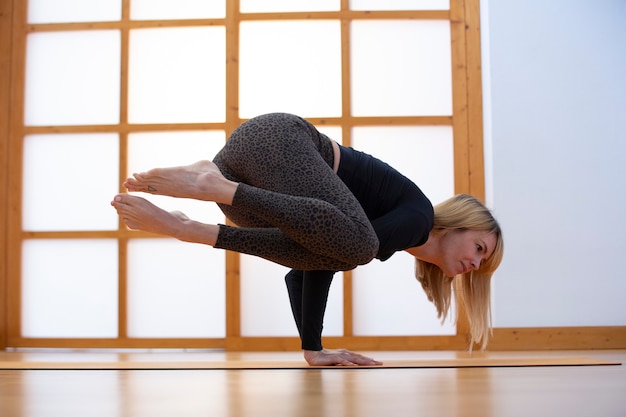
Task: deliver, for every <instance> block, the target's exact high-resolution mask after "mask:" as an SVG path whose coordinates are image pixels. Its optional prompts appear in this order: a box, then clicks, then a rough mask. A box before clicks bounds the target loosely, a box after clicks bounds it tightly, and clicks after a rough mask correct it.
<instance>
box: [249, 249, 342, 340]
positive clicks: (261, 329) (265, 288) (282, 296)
mask: <svg viewBox="0 0 626 417" xmlns="http://www.w3.org/2000/svg"><path fill="white" fill-rule="evenodd" d="M287 272H289V269H288V268H285V267H284V266H281V265H278V264H274V263H272V262H269V261H267V260H265V259H261V258H258V257H255V256H250V255H243V254H242V255H241V256H240V276H241V334H242V336H296V337H297V336H298V328H297V327H296V324H295V321H294V319H293V314H292V312H291V306H290V304H289V296H288V293H287V286H286V285H285V275H286V274H287ZM341 335H343V274H342V273H337V274H336V275H335V278H334V279H333V283H332V286H331V288H330V294H329V297H328V305H327V307H326V315H325V320H324V336H341Z"/></svg>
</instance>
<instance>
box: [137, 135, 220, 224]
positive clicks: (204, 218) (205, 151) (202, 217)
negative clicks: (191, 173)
mask: <svg viewBox="0 0 626 417" xmlns="http://www.w3.org/2000/svg"><path fill="white" fill-rule="evenodd" d="M224 142H225V134H224V132H223V131H216V130H214V131H202V132H176V131H172V132H150V133H133V134H129V135H128V176H130V175H131V174H132V173H134V172H143V171H147V170H149V169H152V168H156V167H172V166H181V165H189V164H191V163H194V162H196V161H199V160H201V159H213V156H215V154H216V153H217V152H219V150H220V149H221V148H222V146H224ZM141 196H142V197H143V198H145V199H147V200H150V201H151V202H153V203H154V204H156V205H157V206H159V207H161V208H163V209H165V210H167V211H173V210H179V211H182V212H183V213H185V214H186V215H187V216H189V218H191V219H194V220H197V221H200V222H203V223H213V224H215V223H223V222H224V215H223V214H222V211H221V210H220V209H219V208H218V206H217V205H216V204H214V203H211V202H207V201H198V200H192V199H186V198H172V197H165V196H158V195H149V194H141Z"/></svg>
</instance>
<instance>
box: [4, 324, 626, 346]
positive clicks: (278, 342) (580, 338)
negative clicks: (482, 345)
mask: <svg viewBox="0 0 626 417" xmlns="http://www.w3.org/2000/svg"><path fill="white" fill-rule="evenodd" d="M467 343H468V338H467V337H466V336H464V335H452V336H346V337H344V336H337V337H325V338H324V346H325V347H327V348H347V349H351V350H357V351H403V350H432V351H437V350H456V351H459V350H466V349H467V348H468V344H467ZM8 346H9V347H17V348H64V349H72V348H76V349H89V348H118V349H119V348H138V349H151V348H172V349H185V348H189V349H224V350H225V351H230V352H246V351H248V352H260V351H268V352H272V351H274V352H278V351H298V350H300V340H299V339H298V338H297V337H229V338H226V339H217V338H216V339H132V338H129V339H32V338H9V345H8ZM592 349H626V326H602V327H537V328H496V329H494V331H493V338H492V339H491V341H490V343H489V346H488V350H491V351H498V350H520V351H523V350H592Z"/></svg>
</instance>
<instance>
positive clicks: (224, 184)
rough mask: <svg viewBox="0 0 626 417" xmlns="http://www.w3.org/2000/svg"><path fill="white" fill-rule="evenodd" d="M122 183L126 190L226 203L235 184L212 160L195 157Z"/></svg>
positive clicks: (135, 175)
mask: <svg viewBox="0 0 626 417" xmlns="http://www.w3.org/2000/svg"><path fill="white" fill-rule="evenodd" d="M123 185H124V187H126V189H127V190H128V191H140V192H144V193H150V194H158V195H166V196H170V197H180V198H193V199H196V200H204V201H215V202H217V203H226V204H230V203H231V202H232V198H233V196H234V194H235V191H236V189H237V185H238V184H237V183H235V182H232V181H229V180H227V179H226V178H224V176H223V175H222V173H221V172H220V170H219V168H218V167H217V165H215V164H214V163H213V162H211V161H199V162H196V163H194V164H191V165H187V166H180V167H171V168H154V169H151V170H149V171H146V172H142V173H139V174H133V177H131V178H128V179H127V180H126V181H125V182H124V184H123Z"/></svg>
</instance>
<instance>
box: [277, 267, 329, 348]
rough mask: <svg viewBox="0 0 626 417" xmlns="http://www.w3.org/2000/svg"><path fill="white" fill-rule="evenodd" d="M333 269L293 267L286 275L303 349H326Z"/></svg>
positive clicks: (292, 309)
mask: <svg viewBox="0 0 626 417" xmlns="http://www.w3.org/2000/svg"><path fill="white" fill-rule="evenodd" d="M334 275H335V273H334V272H333V271H298V270H291V271H289V273H287V275H286V276H285V283H286V284H287V291H288V293H289V301H290V303H291V311H292V313H293V318H294V320H295V321H296V326H297V327H298V333H299V334H300V340H301V341H302V349H304V350H322V328H323V324H324V313H325V312H326V303H327V300H328V292H329V290H330V284H331V283H332V280H333V276H334Z"/></svg>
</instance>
